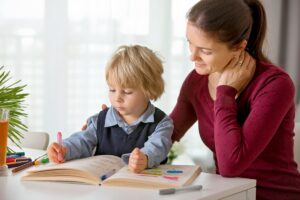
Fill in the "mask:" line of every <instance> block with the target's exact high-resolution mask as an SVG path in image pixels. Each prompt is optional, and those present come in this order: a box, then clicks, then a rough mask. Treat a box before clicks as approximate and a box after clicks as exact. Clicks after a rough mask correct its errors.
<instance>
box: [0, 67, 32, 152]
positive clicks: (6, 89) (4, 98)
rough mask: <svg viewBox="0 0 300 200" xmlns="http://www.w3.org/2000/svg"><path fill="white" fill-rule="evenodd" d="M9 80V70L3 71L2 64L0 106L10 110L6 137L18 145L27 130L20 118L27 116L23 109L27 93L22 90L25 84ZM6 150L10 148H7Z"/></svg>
mask: <svg viewBox="0 0 300 200" xmlns="http://www.w3.org/2000/svg"><path fill="white" fill-rule="evenodd" d="M10 80H11V76H10V72H9V71H5V70H4V66H2V67H0V108H6V109H9V110H10V112H9V128H8V138H9V140H11V141H12V142H13V143H14V144H15V145H17V146H19V147H20V140H21V139H22V138H23V137H24V136H23V133H25V132H27V130H28V128H27V126H26V125H25V124H24V123H23V122H22V119H23V118H25V117H27V113H25V111H24V108H25V107H26V106H25V105H24V101H25V98H26V97H27V96H28V95H29V94H28V93H24V92H23V90H24V88H25V87H26V86H27V85H21V86H20V85H18V84H20V82H21V81H20V80H18V81H15V82H13V83H9V81H10ZM8 151H9V152H11V151H12V150H11V149H10V148H8Z"/></svg>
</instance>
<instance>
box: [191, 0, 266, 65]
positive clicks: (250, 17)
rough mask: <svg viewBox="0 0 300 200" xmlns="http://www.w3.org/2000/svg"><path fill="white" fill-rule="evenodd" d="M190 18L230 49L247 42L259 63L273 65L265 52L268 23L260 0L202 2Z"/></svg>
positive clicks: (203, 0)
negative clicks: (244, 41) (263, 62)
mask: <svg viewBox="0 0 300 200" xmlns="http://www.w3.org/2000/svg"><path fill="white" fill-rule="evenodd" d="M187 18H188V20H189V22H192V23H193V24H194V25H195V26H196V27H197V28H199V29H201V30H203V31H205V32H208V33H210V34H211V35H212V36H214V37H216V38H217V39H218V40H220V41H221V42H225V43H227V44H228V46H229V48H233V47H234V46H235V45H237V44H238V43H240V42H241V41H243V40H246V41H247V46H246V51H248V52H249V53H250V54H251V55H252V56H253V57H254V58H255V59H257V60H262V61H266V62H270V61H269V59H268V58H267V57H266V56H265V55H264V53H263V50H262V47H263V43H264V39H265V35H266V28H267V23H266V13H265V10H264V7H263V5H262V4H261V2H260V1H259V0H201V1H199V2H198V3H197V4H195V5H194V6H193V7H192V8H191V10H190V11H189V12H188V13H187Z"/></svg>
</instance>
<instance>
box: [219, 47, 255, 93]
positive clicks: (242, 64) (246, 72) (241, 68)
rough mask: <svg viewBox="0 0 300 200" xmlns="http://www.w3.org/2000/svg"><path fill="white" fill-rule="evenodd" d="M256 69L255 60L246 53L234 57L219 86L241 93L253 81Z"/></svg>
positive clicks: (221, 77)
mask: <svg viewBox="0 0 300 200" xmlns="http://www.w3.org/2000/svg"><path fill="white" fill-rule="evenodd" d="M255 68H256V62H255V59H254V58H252V57H251V56H250V54H249V53H248V52H246V51H243V52H241V54H240V56H239V57H234V58H233V59H232V60H231V61H230V62H229V64H228V65H227V66H226V67H225V69H224V70H223V72H222V74H221V76H220V79H219V83H218V86H219V85H228V86H231V87H233V88H235V89H236V90H237V92H238V93H241V91H243V90H244V89H245V87H246V86H247V85H248V83H249V82H250V80H251V79H252V77H253V75H254V72H255Z"/></svg>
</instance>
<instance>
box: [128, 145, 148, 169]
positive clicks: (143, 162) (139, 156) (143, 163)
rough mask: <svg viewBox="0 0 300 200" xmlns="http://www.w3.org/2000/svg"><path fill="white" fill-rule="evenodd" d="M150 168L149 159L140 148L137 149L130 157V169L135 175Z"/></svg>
mask: <svg viewBox="0 0 300 200" xmlns="http://www.w3.org/2000/svg"><path fill="white" fill-rule="evenodd" d="M147 166H148V157H147V156H146V155H145V154H143V153H142V152H141V151H140V149H139V148H135V149H134V150H133V151H132V152H131V154H130V157H129V163H128V167H129V170H131V171H133V172H134V173H140V172H141V171H143V170H144V169H146V168H147Z"/></svg>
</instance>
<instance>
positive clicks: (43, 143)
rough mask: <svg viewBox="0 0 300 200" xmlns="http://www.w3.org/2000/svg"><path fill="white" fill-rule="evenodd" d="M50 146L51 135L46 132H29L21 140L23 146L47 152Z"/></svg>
mask: <svg viewBox="0 0 300 200" xmlns="http://www.w3.org/2000/svg"><path fill="white" fill-rule="evenodd" d="M48 144H49V134H48V133H46V132H27V133H25V134H24V138H23V139H22V140H21V146H22V147H25V148H26V147H27V148H32V149H41V150H46V149H47V147H48Z"/></svg>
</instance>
